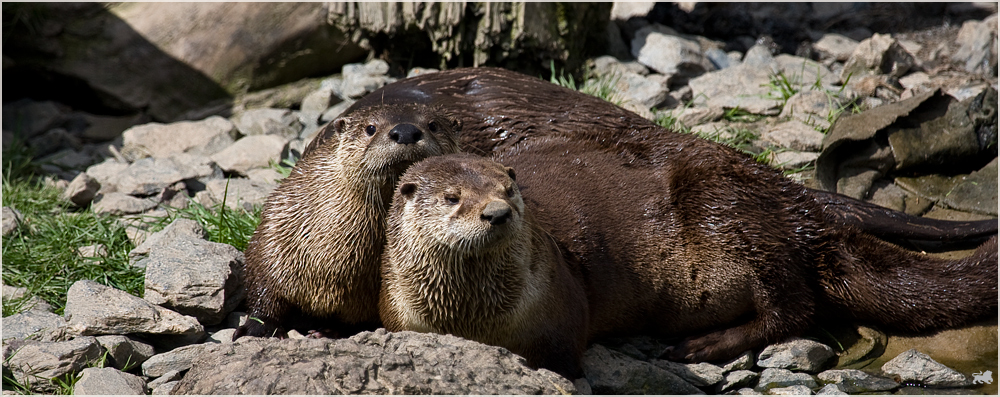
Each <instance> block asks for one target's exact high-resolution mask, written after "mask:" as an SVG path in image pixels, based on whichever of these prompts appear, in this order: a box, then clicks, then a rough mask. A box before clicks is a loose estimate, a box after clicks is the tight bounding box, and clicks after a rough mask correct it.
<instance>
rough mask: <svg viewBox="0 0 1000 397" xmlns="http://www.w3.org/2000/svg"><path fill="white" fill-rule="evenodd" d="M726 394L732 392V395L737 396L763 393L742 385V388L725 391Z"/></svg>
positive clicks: (760, 394)
mask: <svg viewBox="0 0 1000 397" xmlns="http://www.w3.org/2000/svg"><path fill="white" fill-rule="evenodd" d="M726 394H733V395H737V396H762V395H764V393H761V392H759V391H756V390H754V389H751V388H749V387H744V388H742V389H739V390H737V391H736V392H735V393H734V392H730V393H726Z"/></svg>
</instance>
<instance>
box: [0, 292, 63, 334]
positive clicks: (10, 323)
mask: <svg viewBox="0 0 1000 397" xmlns="http://www.w3.org/2000/svg"><path fill="white" fill-rule="evenodd" d="M5 301H6V299H5ZM67 327H68V324H67V323H66V320H65V319H63V317H62V316H60V315H58V314H55V313H49V312H47V311H41V310H28V311H24V312H21V313H17V314H13V315H10V316H7V317H4V318H3V340H4V343H6V341H7V340H10V339H31V340H38V341H42V342H57V341H62V340H66V339H69V338H68V337H67V332H66V330H67Z"/></svg>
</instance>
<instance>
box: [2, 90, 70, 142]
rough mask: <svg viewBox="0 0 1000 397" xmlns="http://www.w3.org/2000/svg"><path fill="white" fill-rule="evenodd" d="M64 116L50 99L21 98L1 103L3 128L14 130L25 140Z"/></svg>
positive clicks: (46, 129) (57, 105)
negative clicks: (33, 99) (36, 100)
mask: <svg viewBox="0 0 1000 397" xmlns="http://www.w3.org/2000/svg"><path fill="white" fill-rule="evenodd" d="M65 118H66V116H65V111H64V110H63V109H62V108H60V105H59V104H57V103H55V102H51V101H45V102H35V101H32V100H30V99H22V100H18V101H16V102H12V103H8V104H4V105H3V129H5V130H8V131H15V132H16V133H17V134H18V136H19V137H20V138H21V139H25V140H27V139H31V138H32V137H34V136H35V135H38V134H41V133H43V132H45V131H48V130H50V129H52V128H54V127H56V126H57V125H59V124H60V123H62V122H63V121H65Z"/></svg>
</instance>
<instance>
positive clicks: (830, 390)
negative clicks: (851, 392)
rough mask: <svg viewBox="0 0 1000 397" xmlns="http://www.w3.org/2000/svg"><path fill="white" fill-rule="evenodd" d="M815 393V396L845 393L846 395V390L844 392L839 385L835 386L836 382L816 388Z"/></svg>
mask: <svg viewBox="0 0 1000 397" xmlns="http://www.w3.org/2000/svg"><path fill="white" fill-rule="evenodd" d="M816 395H817V396H840V395H845V396H846V395H847V392H845V391H844V390H843V389H841V388H840V386H837V384H835V383H831V384H829V385H826V386H823V387H822V388H820V389H819V390H817V391H816Z"/></svg>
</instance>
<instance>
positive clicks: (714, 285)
mask: <svg viewBox="0 0 1000 397" xmlns="http://www.w3.org/2000/svg"><path fill="white" fill-rule="evenodd" d="M710 145H714V144H712V143H710V142H707V141H703V140H699V139H697V138H694V137H690V138H686V137H677V139H675V141H674V142H673V143H672V144H666V145H662V146H657V147H656V148H655V149H656V154H657V157H656V158H659V159H661V160H660V162H658V163H656V162H654V163H651V164H647V165H643V166H636V164H635V162H634V159H633V158H631V157H630V156H627V155H622V154H621V153H616V152H613V151H608V150H606V148H603V147H601V146H600V145H593V144H588V143H583V142H579V141H573V140H567V139H559V138H551V139H539V140H535V141H533V142H523V143H522V144H521V145H518V146H517V147H514V148H512V149H511V150H509V151H507V152H504V153H501V154H498V155H497V156H496V159H497V160H498V161H500V162H501V163H503V164H504V165H503V166H502V165H500V164H497V163H495V162H492V161H490V160H487V159H483V158H475V157H472V156H469V155H452V156H446V157H436V158H431V159H428V160H425V161H424V162H421V163H419V164H417V165H415V166H414V167H412V168H411V169H410V170H409V171H408V172H407V174H406V175H404V176H403V178H401V180H400V189H401V190H400V191H399V192H397V194H396V197H395V198H394V201H393V206H392V208H391V211H390V213H389V219H390V221H389V225H390V226H389V229H388V231H387V234H388V236H389V237H388V238H389V241H390V244H389V246H388V247H387V250H386V252H385V254H384V255H383V262H382V266H383V289H382V296H381V298H380V312H381V315H382V320H383V323H384V324H385V325H386V327H387V328H389V329H390V330H406V329H420V330H434V331H437V332H449V333H455V334H456V335H460V336H465V337H468V338H471V339H476V340H481V341H484V342H486V343H496V344H499V345H501V346H505V347H507V348H508V349H510V350H511V351H514V352H516V353H519V354H523V355H525V357H526V358H528V360H529V362H530V363H532V364H533V365H536V366H541V367H546V368H550V369H553V370H556V371H558V372H560V373H562V374H564V375H567V376H576V375H578V374H579V358H580V355H581V354H582V352H583V346H585V345H586V343H587V342H589V341H591V340H593V339H595V338H600V337H605V336H623V335H634V334H646V335H656V336H663V337H687V339H685V340H684V341H683V342H682V343H680V344H679V345H677V346H676V347H675V349H674V350H673V351H672V353H671V354H670V358H671V359H674V360H686V361H717V360H726V359H730V358H732V357H735V356H736V355H738V354H740V353H741V352H743V351H745V350H748V349H753V348H759V347H762V346H764V345H766V344H769V343H774V342H777V341H780V340H782V339H784V338H786V337H788V336H792V335H795V334H797V333H799V332H802V331H803V330H805V329H806V328H807V327H808V326H810V325H811V324H813V323H814V321H815V315H816V314H817V313H820V312H822V313H824V315H826V314H827V313H829V314H832V315H834V316H839V317H842V318H846V319H855V320H859V321H863V322H870V323H874V324H878V325H881V326H884V327H887V328H891V329H897V330H902V331H910V332H922V331H929V330H935V329H941V328H949V327H955V326H959V325H962V324H965V323H967V322H969V321H973V320H976V319H978V318H981V317H984V316H988V315H993V314H995V313H996V310H997V300H996V296H997V289H996V288H997V282H996V274H997V259H996V256H997V253H996V249H997V247H996V238H995V237H993V238H991V239H990V240H989V241H988V242H987V243H985V244H983V246H981V247H980V248H979V249H978V250H977V251H976V253H974V254H973V255H972V256H969V257H967V258H964V259H962V260H954V261H947V260H939V259H933V258H929V257H926V256H922V255H920V254H917V253H914V252H910V251H906V250H903V249H901V248H898V247H896V246H893V245H890V244H888V243H886V242H883V241H881V240H879V239H877V238H874V237H872V236H871V235H869V234H867V233H864V232H862V231H860V230H858V229H856V228H853V227H850V226H844V225H841V224H832V223H831V222H830V221H829V220H828V219H827V218H826V217H825V216H824V215H823V211H822V205H821V204H820V203H818V202H817V201H816V200H814V199H813V197H812V196H811V195H809V194H807V192H806V191H805V188H803V187H802V186H800V185H797V184H796V183H794V182H792V181H789V180H787V179H786V178H783V177H782V176H781V175H780V174H779V173H777V172H776V171H774V170H771V169H769V168H767V167H764V166H761V165H759V164H757V163H755V162H753V161H752V159H749V158H748V157H747V156H743V155H739V154H737V153H725V151H720V150H718V148H715V147H713V146H710ZM504 166H509V167H512V168H513V170H516V175H517V185H518V190H516V191H515V193H517V194H516V195H514V196H512V198H509V199H506V203H507V205H508V206H509V207H510V208H511V215H509V218H510V220H508V221H507V222H506V223H510V224H511V225H516V224H517V223H518V222H520V223H522V224H523V225H522V226H518V227H517V230H520V231H521V233H520V234H518V233H514V234H512V233H501V229H503V228H510V225H506V223H504V224H501V225H499V226H498V225H493V224H492V223H491V222H490V219H492V218H491V217H490V216H487V212H488V211H485V209H486V208H487V206H488V205H487V204H488V203H490V202H494V201H504V199H503V198H502V195H501V194H500V193H499V192H502V186H504V185H506V184H510V183H513V178H511V177H510V176H507V177H506V179H505V175H504V173H503V170H505V168H504ZM491 167H492V168H491ZM483 169H486V170H490V169H492V171H490V172H484V171H481V170H483ZM508 175H509V174H508ZM480 180H484V181H485V182H482V181H480ZM490 186H500V187H494V188H489V187H490ZM484 187H486V188H484ZM489 189H492V191H490V190H489ZM404 190H406V191H404ZM482 197H487V198H488V200H486V201H485V202H484V200H482V199H481V198H482ZM520 202H523V204H520ZM494 207H497V205H496V204H494ZM487 225H489V226H487ZM413 230H417V232H414V231H413ZM472 230H476V233H471V232H470V231H472ZM483 230H490V231H492V233H493V234H490V233H488V232H486V231H483ZM444 231H447V233H446V234H448V233H450V234H449V235H450V236H451V237H449V238H448V239H441V238H439V237H437V236H439V235H440V234H441V233H443V232H444ZM473 234H475V235H477V236H478V235H489V236H492V237H491V238H492V239H493V240H488V239H484V238H480V237H477V238H470V239H468V242H467V243H464V245H463V244H459V243H447V242H449V241H464V240H462V237H463V236H466V237H468V236H472V235H473ZM442 241H444V242H446V243H441V242H442ZM430 247H435V248H434V249H430ZM477 247H478V248H477ZM486 247H488V248H486ZM525 247H527V248H525ZM487 249H490V250H491V251H490V255H479V254H480V253H481V252H485V251H486V250H487ZM497 250H499V251H497ZM524 252H532V253H533V252H542V253H543V254H541V255H534V254H532V255H525V254H523V253H524ZM417 264H419V265H417ZM484 269H499V270H494V271H487V270H484ZM459 275H461V276H459ZM415 279H420V280H431V281H433V282H432V283H431V284H430V285H429V286H426V287H424V289H419V288H417V287H418V286H419V285H425V284H419V285H417V284H412V283H407V282H405V281H398V280H415ZM523 279H528V280H530V282H525V281H520V280H523ZM474 280H479V281H474ZM539 280H541V281H539ZM429 282H430V281H429ZM436 285H453V286H455V287H452V288H451V289H447V291H449V293H448V294H444V295H442V296H440V297H438V296H436V295H435V291H436V290H435V288H434V286H436ZM483 285H489V286H490V287H489V288H480V287H481V286H483ZM415 288H416V289H415ZM579 290H582V291H584V296H585V299H582V300H581V299H580V296H579V294H578V293H577V292H574V291H579ZM430 297H434V298H430ZM432 301H433V304H432ZM539 302H542V303H539ZM536 306H540V307H544V308H546V310H548V311H547V312H546V315H526V314H524V313H525V312H526V311H529V309H528V308H531V307H536ZM553 307H555V308H557V310H552V308H553ZM477 310H478V311H487V312H490V313H493V315H492V317H490V318H494V319H500V320H499V321H501V324H496V323H487V324H488V325H489V326H488V327H486V328H479V327H478V325H477V324H476V323H475V321H476V320H470V318H472V319H478V318H483V317H485V316H484V315H482V314H479V313H478V312H476V313H475V315H472V313H470V311H477ZM581 310H583V311H585V314H582V315H581V314H576V313H578V312H579V311H581ZM401 313H407V315H401ZM560 313H570V314H568V315H561V314H560ZM467 316H471V317H467ZM427 319H436V320H435V321H429V320H427ZM581 319H582V320H581ZM469 323H473V324H472V325H470V324H469ZM418 324H419V325H418ZM553 327H554V328H557V329H559V330H561V332H562V335H565V336H567V337H568V336H572V337H573V338H576V339H574V340H572V341H571V342H566V341H556V340H553V339H551V338H546V337H545V336H544V335H548V334H549V333H550V332H549V331H548V330H549V329H551V328H553ZM581 328H582V329H583V330H582V331H581ZM509 329H514V332H510V331H507V330H509ZM514 335H517V336H516V337H515V336H514ZM522 335H523V336H522ZM533 335H537V336H533ZM692 335H693V336H692ZM505 338H506V339H505ZM507 339H514V340H515V342H505V340H507ZM556 357H572V359H566V360H564V359H562V358H556ZM553 360H556V361H553Z"/></svg>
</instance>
